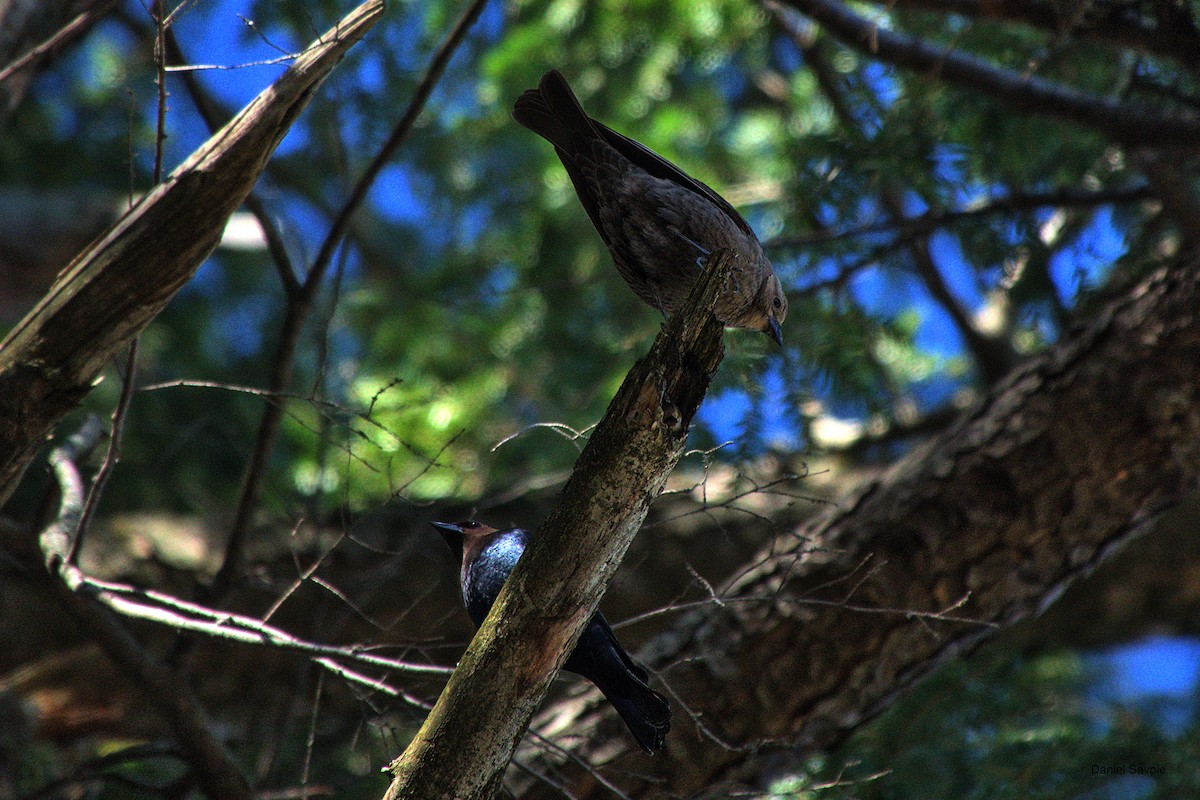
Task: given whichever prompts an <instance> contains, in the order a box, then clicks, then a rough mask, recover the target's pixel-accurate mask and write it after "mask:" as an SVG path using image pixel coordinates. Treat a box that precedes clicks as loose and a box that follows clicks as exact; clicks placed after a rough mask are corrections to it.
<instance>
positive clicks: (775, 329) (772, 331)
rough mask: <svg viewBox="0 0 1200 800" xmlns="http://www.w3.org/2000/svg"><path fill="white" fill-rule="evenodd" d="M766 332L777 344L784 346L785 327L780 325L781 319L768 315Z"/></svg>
mask: <svg viewBox="0 0 1200 800" xmlns="http://www.w3.org/2000/svg"><path fill="white" fill-rule="evenodd" d="M764 333H766V334H767V336H770V337H771V338H772V339H774V340H775V344H777V345H779V346H780V347H783V328H780V327H779V320H777V319H775V318H774V317H767V330H766V331H764Z"/></svg>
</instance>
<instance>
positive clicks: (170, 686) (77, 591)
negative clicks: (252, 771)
mask: <svg viewBox="0 0 1200 800" xmlns="http://www.w3.org/2000/svg"><path fill="white" fill-rule="evenodd" d="M89 422H90V420H89ZM97 429H98V425H86V426H85V428H84V429H83V430H82V431H81V432H80V433H78V434H76V435H75V436H73V437H71V438H70V439H69V440H68V441H67V442H66V443H65V444H64V445H61V446H59V447H57V448H55V449H54V450H53V451H52V452H51V454H50V459H49V460H50V464H51V466H52V468H53V470H54V473H55V476H56V477H57V479H58V483H59V487H60V490H61V493H62V500H61V502H60V505H59V515H58V517H57V519H56V520H55V521H54V522H53V523H51V524H50V526H48V527H47V528H46V530H45V531H43V532H42V534H41V536H39V537H38V540H39V543H40V544H41V547H42V551H43V554H44V556H45V559H46V565H47V568H48V570H49V572H48V574H46V575H45V584H46V586H47V588H48V589H49V591H50V593H51V594H52V595H54V597H55V599H57V600H58V601H59V602H60V603H62V604H63V606H64V607H65V608H66V609H67V611H68V612H70V614H71V615H72V616H73V617H74V618H75V620H76V622H78V623H79V627H80V630H83V631H87V632H88V634H89V635H91V636H92V638H94V639H95V640H96V642H97V643H98V644H99V645H100V647H101V648H102V649H103V650H104V652H105V653H106V654H107V655H108V657H109V658H111V659H112V660H113V661H114V662H115V663H116V664H117V665H119V666H120V667H121V668H122V669H123V670H124V671H125V672H126V673H127V674H128V675H129V677H130V678H131V679H132V680H133V681H134V682H135V683H136V684H137V685H138V686H139V688H140V689H141V690H142V691H143V693H144V694H145V696H146V698H147V699H148V700H149V702H150V703H151V704H152V705H153V706H154V708H155V709H156V710H157V711H158V712H159V713H160V714H161V715H162V716H163V719H165V720H166V722H167V724H168V725H169V726H170V728H171V730H172V732H173V733H174V734H175V738H176V740H177V741H178V742H179V749H180V753H181V755H182V756H183V757H184V758H185V759H186V760H187V762H188V764H189V765H190V766H191V767H192V769H193V770H194V771H195V773H196V778H197V781H198V782H199V784H200V786H201V788H202V789H203V791H204V792H205V793H206V794H208V796H209V797H211V798H214V799H215V798H221V800H226V798H228V800H250V798H251V796H252V794H251V792H250V786H249V784H248V783H247V782H246V779H245V777H244V776H243V775H242V773H241V771H240V770H239V769H238V767H237V765H236V763H235V762H234V761H233V758H232V756H231V755H230V754H229V752H228V751H227V750H226V749H225V747H224V745H223V744H221V742H219V741H218V740H217V739H216V738H215V737H214V736H213V735H212V733H211V726H210V724H209V722H208V721H207V720H206V719H205V717H204V713H203V711H202V710H201V708H200V707H199V705H197V704H196V702H195V700H194V699H193V698H192V696H191V693H190V692H189V691H188V690H187V687H186V686H184V685H183V684H182V683H181V682H180V681H179V680H178V679H177V678H176V676H175V675H174V674H173V673H171V672H170V671H169V670H167V669H166V668H164V667H163V666H162V665H161V664H159V663H158V662H157V661H155V660H154V658H153V657H151V655H150V654H149V653H147V652H146V651H145V650H144V649H143V648H142V646H141V644H140V643H139V642H138V641H137V640H136V639H134V638H133V636H132V635H131V634H130V632H129V631H128V630H127V629H126V628H125V627H124V626H123V625H121V623H120V622H119V621H118V620H117V619H116V618H115V617H113V616H112V614H111V613H109V611H108V610H107V609H105V608H103V607H102V606H101V605H99V604H98V603H97V602H95V596H94V595H92V593H91V592H90V591H89V590H87V589H86V588H85V586H84V585H83V584H81V583H79V582H77V581H76V580H75V577H76V576H77V575H80V574H81V573H80V572H79V570H78V568H77V567H74V566H72V565H71V564H68V563H67V562H66V560H65V558H66V554H67V547H68V545H67V541H66V539H65V537H64V536H63V535H62V533H61V532H62V530H63V529H64V528H69V527H70V526H71V525H72V524H73V522H74V520H73V519H72V518H73V517H75V516H76V515H77V514H78V513H79V511H80V510H81V509H82V505H83V481H82V480H81V479H80V477H79V470H78V468H77V467H76V465H75V461H76V460H77V459H78V458H82V457H83V456H84V455H85V454H86V452H87V451H90V449H91V448H92V447H94V446H95V442H96V439H97V438H98V433H97Z"/></svg>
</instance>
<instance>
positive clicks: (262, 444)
mask: <svg viewBox="0 0 1200 800" xmlns="http://www.w3.org/2000/svg"><path fill="white" fill-rule="evenodd" d="M486 5H487V0H473V2H472V3H471V5H469V6H468V7H467V9H466V10H465V11H464V12H463V14H462V16H461V17H459V19H458V21H457V22H456V23H455V24H454V27H453V28H451V29H450V32H449V33H448V34H447V35H446V38H445V40H444V41H443V42H442V44H441V46H440V47H438V49H437V52H435V53H434V54H433V57H432V58H431V59H430V61H429V67H428V68H427V69H426V70H425V75H424V76H423V77H422V79H421V82H420V83H419V84H418V85H417V88H416V91H415V92H414V93H413V97H412V99H411V100H410V101H409V104H408V107H407V108H406V109H405V111H404V114H403V115H402V116H401V118H400V121H399V122H397V123H396V127H395V128H393V129H392V133H391V135H390V136H388V139H387V141H386V142H384V144H383V146H382V147H380V148H379V152H377V153H376V154H375V157H374V158H373V159H371V163H370V164H369V165H368V166H367V168H366V169H365V170H364V171H363V174H362V175H360V176H359V178H358V180H357V181H356V182H355V184H354V187H353V188H352V189H351V190H350V194H349V196H348V197H347V198H346V200H345V202H344V203H343V204H342V207H341V210H339V211H338V214H337V216H336V218H335V219H334V221H333V224H332V225H331V226H330V228H329V231H328V232H327V233H326V234H325V239H324V241H323V242H322V243H321V247H320V249H319V250H318V251H317V255H316V258H314V259H313V263H312V266H311V267H310V268H309V271H308V275H306V276H305V277H304V279H303V280H302V281H301V282H300V284H299V288H298V289H296V290H295V291H292V292H290V293H289V296H288V303H287V309H286V311H285V312H284V319H283V325H282V327H281V330H280V333H279V344H278V346H277V347H276V350H275V355H274V357H273V358H272V360H271V364H272V369H271V379H270V383H269V387H268V388H269V390H270V391H271V392H282V391H285V390H286V389H287V386H288V384H289V383H291V380H292V369H293V365H294V363H295V358H296V348H297V346H298V345H299V342H300V333H301V331H302V330H303V328H304V322H305V320H307V319H308V316H309V313H310V312H311V310H312V307H313V303H314V301H315V300H316V297H317V293H318V291H320V289H321V286H322V284H323V282H324V280H325V274H326V273H327V272H328V270H329V266H330V264H331V263H332V262H333V257H334V255H335V254H336V253H337V252H338V249H339V248H340V247H341V245H342V242H343V241H344V239H345V237H346V232H347V230H348V229H349V226H350V221H351V220H352V219H353V218H354V215H355V214H356V213H357V211H358V209H359V207H360V206H361V205H362V202H363V200H365V199H366V196H367V192H368V191H369V190H370V188H371V185H372V184H373V183H374V182H375V178H376V177H378V175H379V172H380V171H381V170H382V169H383V168H384V167H385V166H386V165H387V162H388V161H389V160H391V158H392V156H394V155H395V154H396V151H397V150H398V149H399V148H400V146H401V145H402V144H404V142H405V141H406V140H407V139H408V136H409V134H410V133H412V129H413V127H414V126H415V125H416V121H417V117H419V116H420V114H421V111H422V110H424V108H425V104H426V103H427V102H428V101H429V97H430V95H431V94H433V89H434V87H435V86H437V83H438V81H439V80H440V79H441V77H442V73H443V72H445V70H446V65H447V64H449V63H450V58H451V57H452V56H453V55H454V53H455V52H456V51H457V50H458V47H459V45H460V44H461V43H462V42H463V40H464V39H465V38H466V35H467V32H468V31H470V29H471V27H472V26H473V25H474V24H475V21H476V20H477V19H479V15H480V14H481V13H483V9H484V6H486ZM286 285H287V283H286V281H285V286H286ZM282 419H283V407H282V406H281V405H276V404H268V405H267V406H266V407H265V408H264V409H263V415H262V418H261V419H260V420H259V425H258V434H257V435H256V436H255V445H254V451H253V453H252V454H251V457H250V463H249V465H248V466H247V467H246V476H245V478H244V479H243V481H242V492H241V496H240V497H239V498H238V504H237V509H236V511H235V512H234V518H233V524H232V525H231V526H230V531H229V539H228V540H227V543H226V546H225V558H224V560H223V561H222V563H221V568H220V569H219V570H218V571H217V575H216V578H215V579H214V580H213V587H212V591H211V592H210V594H211V595H212V596H213V597H221V596H222V595H223V594H224V593H225V592H226V591H227V590H228V589H229V588H230V586H232V584H233V582H234V579H235V577H236V576H237V574H238V572H239V570H240V569H241V568H242V551H243V550H244V549H245V548H244V544H245V538H246V531H247V529H248V528H249V526H250V521H251V518H252V516H253V513H254V510H255V509H256V508H257V507H258V500H259V497H260V495H261V494H262V485H263V480H264V479H265V477H266V472H267V462H268V461H269V460H270V457H271V452H272V451H273V450H274V449H275V440H276V438H277V437H278V435H279V425H280V422H281V421H282Z"/></svg>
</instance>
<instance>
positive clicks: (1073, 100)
mask: <svg viewBox="0 0 1200 800" xmlns="http://www.w3.org/2000/svg"><path fill="white" fill-rule="evenodd" d="M786 2H787V3H788V5H791V6H793V7H794V8H796V9H797V10H799V11H801V12H803V13H804V14H806V15H808V16H809V17H811V18H812V19H813V20H814V21H815V22H817V23H818V24H820V25H821V26H822V27H823V28H824V29H825V30H827V31H829V32H830V33H831V34H833V35H834V36H836V37H837V38H838V39H840V40H841V41H842V42H843V43H845V44H846V45H848V46H850V47H852V48H854V49H855V50H858V51H860V52H862V53H865V54H866V55H869V56H872V57H874V58H877V59H879V60H881V61H885V62H887V63H890V64H894V65H895V66H898V67H904V68H907V69H911V70H916V71H918V72H921V73H923V74H925V75H926V76H928V77H932V78H936V79H941V80H944V81H946V82H948V83H951V84H954V85H956V86H960V87H962V88H965V89H968V90H970V91H973V92H977V93H979V94H983V95H986V96H988V97H991V98H992V99H994V100H997V101H999V102H1001V103H1004V104H1005V105H1007V106H1009V107H1011V108H1014V109H1016V110H1018V111H1022V112H1027V113H1036V114H1041V115H1044V116H1049V117H1055V118H1059V119H1065V120H1069V121H1071V122H1075V123H1077V124H1079V125H1083V126H1085V127H1088V128H1091V129H1093V130H1096V131H1099V132H1101V133H1104V134H1107V135H1108V136H1111V137H1112V138H1114V139H1117V140H1121V141H1127V142H1135V143H1140V144H1143V145H1154V146H1161V147H1177V148H1181V149H1185V150H1189V151H1195V150H1196V149H1197V148H1198V147H1200V145H1198V144H1197V143H1198V142H1200V119H1198V118H1197V117H1196V115H1194V114H1182V113H1175V114H1169V113H1158V112H1156V111H1155V110H1153V109H1149V108H1136V107H1133V106H1131V105H1127V104H1124V103H1120V102H1117V101H1115V100H1112V99H1110V98H1107V97H1102V96H1099V95H1094V94H1089V93H1087V92H1083V91H1080V90H1078V89H1075V88H1073V87H1070V86H1066V85H1064V84H1061V83H1056V82H1054V81H1049V80H1046V79H1044V78H1039V77H1037V76H1027V75H1023V74H1021V73H1019V72H1016V71H1014V70H1010V69H1005V68H1003V67H998V66H996V65H995V64H992V63H991V62H989V61H987V60H985V59H983V58H980V57H979V56H975V55H971V54H968V53H961V52H956V51H955V50H953V49H952V47H951V46H947V45H944V44H940V43H935V42H930V41H927V40H925V39H922V38H920V37H917V36H912V35H910V34H907V33H900V32H898V31H892V30H888V29H887V28H883V27H881V26H880V25H879V23H878V22H876V21H875V20H871V19H867V18H866V17H863V16H860V15H859V14H856V13H854V12H853V11H851V10H850V9H849V8H847V7H846V6H845V5H843V4H842V3H840V2H838V0H786Z"/></svg>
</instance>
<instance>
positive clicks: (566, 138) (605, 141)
mask: <svg viewBox="0 0 1200 800" xmlns="http://www.w3.org/2000/svg"><path fill="white" fill-rule="evenodd" d="M513 118H514V119H515V120H516V121H517V122H519V123H520V124H522V125H524V126H525V127H526V128H529V130H531V131H533V132H534V133H536V134H537V135H539V136H541V137H542V138H543V139H546V140H547V141H549V142H550V143H551V144H553V145H554V149H555V152H556V153H557V154H558V158H559V160H560V161H562V163H563V166H564V167H566V169H567V175H569V176H570V178H571V183H573V184H574V185H575V192H576V194H578V195H579V201H580V202H581V203H583V208H584V210H585V211H587V214H588V216H589V217H590V218H591V220H592V224H593V225H594V226H595V227H596V230H597V231H598V232H599V234H600V238H601V239H603V240H604V244H605V245H607V246H608V250H609V252H610V253H611V254H612V257H613V261H614V262H615V263H616V265H617V271H618V272H620V273H621V277H622V278H624V279H625V282H626V283H628V284H629V286H630V288H631V289H633V291H634V292H635V293H636V294H637V296H638V297H640V298H642V300H644V301H646V302H647V303H649V304H650V305H651V306H653V307H654V308H657V309H659V310H660V311H662V312H663V313H664V314H671V313H674V312H675V310H676V309H677V308H679V306H680V305H681V304H682V303H683V301H684V299H685V298H686V297H687V295H688V292H689V291H690V290H691V288H692V285H693V284H694V283H695V282H696V279H697V278H698V277H699V275H700V270H701V269H702V268H703V265H704V262H705V259H706V258H707V257H708V256H709V255H710V254H711V253H712V252H713V251H715V250H718V249H731V250H733V251H734V252H735V253H736V254H737V259H738V260H737V263H736V264H735V266H734V270H735V272H734V275H733V278H732V279H731V280H730V284H729V286H727V287H726V290H725V292H724V293H723V294H722V295H721V296H720V297H719V298H718V300H717V303H716V307H715V308H714V312H715V313H716V316H717V318H718V319H720V320H721V322H723V323H725V324H726V325H729V326H731V327H734V328H749V329H750V330H756V331H762V332H763V333H766V334H767V335H768V336H770V337H771V338H772V339H774V340H775V342H776V343H778V344H779V345H780V346H782V345H783V331H782V329H781V328H780V325H781V324H782V323H783V320H784V318H785V317H787V310H788V306H787V297H786V296H785V295H784V293H783V287H782V286H781V285H780V283H779V278H778V277H776V275H775V270H774V268H772V266H771V262H770V261H769V260H768V259H767V256H766V254H764V253H763V249H762V245H761V244H759V241H758V237H757V236H755V235H754V231H753V230H751V229H750V226H749V225H748V224H747V223H746V220H744V219H742V215H741V214H739V213H738V212H737V211H735V210H734V208H733V206H731V205H730V204H729V203H728V202H727V201H726V200H725V198H723V197H721V196H720V195H719V194H717V193H716V192H714V191H713V190H712V189H710V188H709V187H708V186H705V185H704V184H703V183H701V182H700V181H698V180H696V179H695V178H692V177H690V176H688V175H687V174H686V173H685V172H684V171H683V170H681V169H680V168H679V167H677V166H675V165H674V164H672V163H671V162H670V161H667V160H666V159H665V158H663V157H662V156H660V155H658V154H657V153H655V152H653V151H651V150H650V149H649V148H647V147H645V146H643V145H641V144H639V143H637V142H635V141H634V140H633V139H630V138H629V137H627V136H622V135H621V134H619V133H617V132H616V131H614V130H613V129H612V128H609V127H608V126H607V125H605V124H603V123H601V122H597V121H596V120H594V119H592V118H591V117H589V116H588V115H587V113H586V112H585V111H584V110H583V106H581V105H580V104H579V100H577V99H576V97H575V93H574V92H572V91H571V87H570V85H569V84H568V83H567V79H566V78H564V77H563V76H562V73H561V72H559V71H558V70H556V69H555V70H550V71H549V72H547V73H546V74H545V75H544V76H542V80H541V82H540V83H539V84H538V88H536V89H529V90H527V91H526V92H525V93H523V94H522V95H521V96H520V97H519V98H517V102H516V104H515V105H514V106H513Z"/></svg>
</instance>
